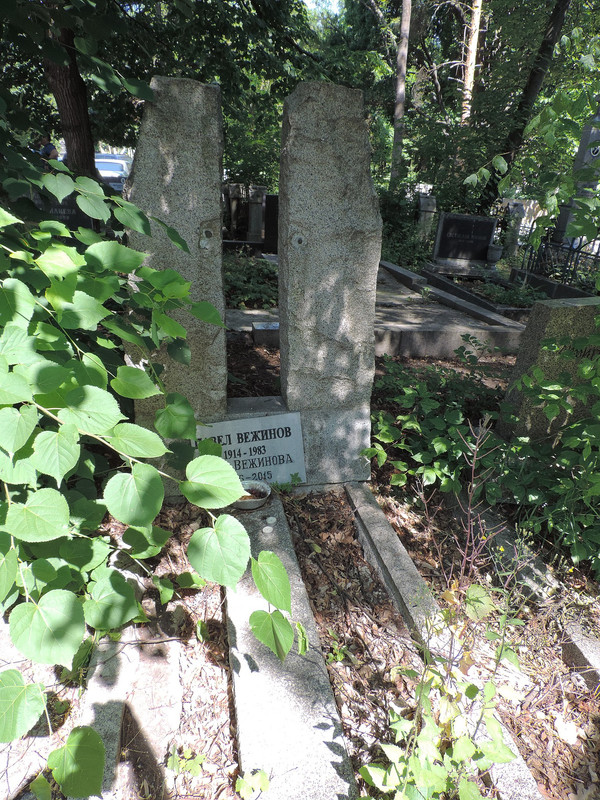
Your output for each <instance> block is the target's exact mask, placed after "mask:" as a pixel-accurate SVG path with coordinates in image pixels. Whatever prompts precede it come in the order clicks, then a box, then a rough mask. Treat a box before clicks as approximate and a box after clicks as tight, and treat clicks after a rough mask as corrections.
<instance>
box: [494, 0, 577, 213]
mask: <svg viewBox="0 0 600 800" xmlns="http://www.w3.org/2000/svg"><path fill="white" fill-rule="evenodd" d="M570 5H571V0H556V2H555V4H554V8H553V9H552V13H551V14H550V17H549V19H548V24H547V25H546V30H545V31H544V37H543V39H542V42H541V44H540V46H539V49H538V51H537V55H536V57H535V61H534V62H533V66H532V68H531V71H530V73H529V77H528V78H527V83H526V84H525V87H524V89H523V92H522V94H521V98H520V100H519V104H518V106H517V108H516V111H515V113H514V114H513V115H512V117H513V119H514V121H515V124H514V126H513V127H512V129H511V130H510V131H509V133H508V135H507V137H506V139H505V140H504V146H503V147H502V148H501V149H500V153H501V154H502V155H503V156H504V159H505V161H506V163H507V165H508V168H509V169H510V167H511V166H512V164H513V162H514V160H515V158H516V156H517V154H518V152H519V150H520V149H521V146H522V144H523V137H524V134H525V128H526V127H527V125H528V124H529V122H530V120H531V116H532V112H533V107H534V105H535V101H536V100H537V98H538V96H539V94H540V91H541V89H542V84H543V83H544V78H545V77H546V73H547V72H548V68H549V67H550V64H551V62H552V55H553V53H554V47H555V45H556V43H557V42H558V39H559V37H560V32H561V30H562V26H563V24H564V21H565V17H566V15H567V11H568V10H569V6H570ZM499 182H500V175H499V174H498V173H494V174H493V175H492V178H491V179H490V181H489V183H488V184H487V186H486V187H485V191H484V192H483V195H482V198H481V204H480V206H481V208H482V210H485V209H486V208H489V207H490V206H492V205H493V204H494V202H495V201H496V198H497V196H498V183H499Z"/></svg>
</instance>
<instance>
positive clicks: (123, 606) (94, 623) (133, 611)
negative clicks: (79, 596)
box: [83, 569, 138, 631]
mask: <svg viewBox="0 0 600 800" xmlns="http://www.w3.org/2000/svg"><path fill="white" fill-rule="evenodd" d="M90 587H91V589H90V596H89V597H88V598H87V599H86V600H85V602H84V604H83V613H84V616H85V621H86V622H87V624H88V625H90V626H91V627H92V628H95V629H96V630H101V631H110V630H113V629H114V628H120V627H121V625H125V623H126V622H129V620H132V619H133V618H134V617H135V616H137V613H138V605H137V601H136V599H135V592H134V591H133V587H132V586H130V584H129V583H127V581H126V580H125V578H124V577H123V575H121V573H120V572H117V570H112V569H111V570H107V572H106V574H105V575H103V576H102V577H101V578H100V579H99V580H98V581H94V582H92V583H91V584H90Z"/></svg>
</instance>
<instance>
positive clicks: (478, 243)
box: [433, 213, 496, 262]
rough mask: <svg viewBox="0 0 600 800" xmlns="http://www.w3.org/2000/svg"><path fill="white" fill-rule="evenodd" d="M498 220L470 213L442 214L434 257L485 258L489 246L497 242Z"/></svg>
mask: <svg viewBox="0 0 600 800" xmlns="http://www.w3.org/2000/svg"><path fill="white" fill-rule="evenodd" d="M495 231H496V220H495V219H494V218H493V217H476V216H473V215H471V214H447V213H442V214H441V215H440V221H439V223H438V229H437V234H436V237H435V247H434V250H433V260H434V261H436V262H438V261H440V262H444V261H450V262H451V261H486V260H487V249H488V247H489V246H490V244H492V242H493V241H494V233H495Z"/></svg>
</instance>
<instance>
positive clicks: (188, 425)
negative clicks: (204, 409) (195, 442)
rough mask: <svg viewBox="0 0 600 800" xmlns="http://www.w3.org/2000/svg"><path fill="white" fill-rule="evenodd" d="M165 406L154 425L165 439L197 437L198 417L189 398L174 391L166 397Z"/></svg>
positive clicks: (158, 412)
mask: <svg viewBox="0 0 600 800" xmlns="http://www.w3.org/2000/svg"><path fill="white" fill-rule="evenodd" d="M165 401H166V406H165V408H159V409H158V411H157V412H156V415H155V419H154V427H155V428H156V430H157V431H158V432H159V433H160V435H161V436H162V437H164V438H165V439H195V438H196V419H195V417H194V409H193V408H192V407H191V405H190V403H189V401H188V400H187V398H185V397H184V396H183V395H182V394H178V393H177V392H173V393H172V394H168V395H167V396H166V398H165Z"/></svg>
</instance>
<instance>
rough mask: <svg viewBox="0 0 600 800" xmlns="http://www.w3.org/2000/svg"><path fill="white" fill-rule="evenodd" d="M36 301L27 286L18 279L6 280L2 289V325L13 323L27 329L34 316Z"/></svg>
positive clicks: (0, 293)
mask: <svg viewBox="0 0 600 800" xmlns="http://www.w3.org/2000/svg"><path fill="white" fill-rule="evenodd" d="M35 306H36V299H35V297H34V296H33V295H32V294H31V292H30V291H29V289H28V288H27V286H26V284H25V283H23V281H20V280H17V279H16V278H5V279H4V280H3V281H2V286H1V287H0V325H7V324H8V323H9V322H12V323H13V324H14V325H17V326H18V327H20V328H27V326H28V325H29V320H30V319H31V317H32V316H33V311H34V309H35Z"/></svg>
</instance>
